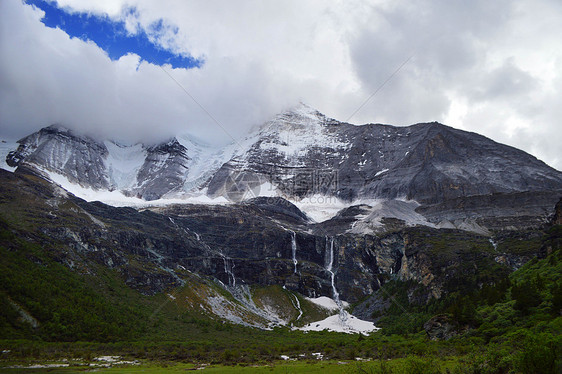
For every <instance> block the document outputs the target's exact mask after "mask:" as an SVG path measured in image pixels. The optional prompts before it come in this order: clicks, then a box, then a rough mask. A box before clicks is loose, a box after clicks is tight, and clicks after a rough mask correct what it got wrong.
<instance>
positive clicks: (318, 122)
mask: <svg viewBox="0 0 562 374" xmlns="http://www.w3.org/2000/svg"><path fill="white" fill-rule="evenodd" d="M6 162H7V164H8V165H10V166H12V167H14V166H18V167H28V168H29V167H32V168H35V169H39V170H42V171H45V172H47V173H49V174H50V175H51V176H53V175H54V176H57V177H58V176H62V177H64V178H66V179H67V180H68V181H69V182H71V183H75V184H78V185H80V186H82V187H87V188H91V189H93V190H96V191H104V190H109V191H120V192H122V193H123V194H124V195H126V196H130V197H136V198H140V199H143V200H145V201H150V200H156V199H161V198H164V199H170V198H186V197H188V196H193V194H194V193H195V194H199V195H207V196H208V197H209V198H213V199H215V201H218V200H220V199H223V200H225V199H226V200H229V201H234V202H239V201H242V200H245V199H247V198H253V197H257V196H283V197H285V198H289V199H291V200H293V201H294V202H295V204H296V205H297V206H299V207H300V208H301V209H303V210H304V211H305V212H306V213H308V214H309V216H310V217H312V218H316V220H317V221H324V220H326V219H328V218H332V217H333V218H337V217H336V213H337V212H338V211H340V210H341V209H344V208H347V207H350V206H353V205H357V204H364V203H366V204H367V206H368V208H365V209H366V210H365V209H363V210H362V213H361V214H358V215H357V216H356V220H362V221H365V220H367V223H365V222H363V224H360V225H359V226H354V227H353V228H350V229H354V230H358V227H363V226H366V227H370V226H372V223H375V224H378V223H380V222H381V218H384V217H382V216H381V215H382V214H384V215H385V216H386V217H394V218H399V219H402V220H404V221H406V222H407V223H410V224H412V225H415V224H419V223H420V222H421V223H426V224H428V225H441V226H443V225H444V227H448V226H451V225H452V226H451V227H457V228H458V227H460V226H459V225H461V224H462V225H465V223H466V222H464V221H465V219H466V218H467V217H472V218H474V217H476V218H479V217H480V218H482V217H497V216H503V215H508V216H510V217H511V216H533V217H537V216H541V215H544V214H546V212H548V211H549V209H550V207H551V206H552V205H553V204H554V203H555V202H556V201H557V199H558V198H559V194H560V193H561V191H562V173H561V172H559V171H557V170H555V169H553V168H551V167H549V166H548V165H546V164H545V163H543V162H542V161H540V160H538V159H536V158H535V157H533V156H531V155H529V154H527V153H525V152H523V151H521V150H518V149H515V148H513V147H509V146H506V145H503V144H499V143H496V142H494V141H493V140H491V139H488V138H486V137H484V136H481V135H478V134H475V133H470V132H466V131H462V130H457V129H453V128H451V127H447V126H445V125H442V124H439V123H436V122H432V123H420V124H415V125H411V126H407V127H395V126H389V125H381V124H366V125H362V126H356V125H351V124H348V123H344V122H339V121H337V120H334V119H331V118H328V117H326V116H324V115H323V114H321V113H319V112H318V111H316V110H314V109H313V108H310V107H308V106H306V105H304V104H301V105H299V106H297V107H296V108H294V109H292V110H289V111H287V112H284V113H281V114H279V115H278V116H276V117H275V118H273V119H272V120H271V121H268V122H266V123H265V124H263V125H262V126H261V127H259V128H258V129H257V130H256V131H253V132H252V133H250V134H249V135H248V136H247V137H246V138H245V139H243V140H241V141H235V142H233V143H232V144H230V145H229V146H227V147H224V148H213V147H210V146H208V145H205V144H202V143H201V142H197V141H194V140H193V139H192V138H191V137H189V136H185V135H183V136H177V137H175V138H172V139H170V140H169V141H167V142H164V143H161V144H150V145H147V144H134V145H123V144H119V143H118V142H115V141H111V140H106V141H103V142H101V141H98V140H94V139H92V138H89V137H86V136H81V135H77V134H75V133H73V132H72V131H69V130H67V129H64V128H61V127H57V126H50V127H47V128H44V129H42V130H40V131H38V132H37V133H34V134H31V135H29V136H27V137H25V138H23V139H21V140H20V141H19V147H18V149H17V150H15V151H13V152H10V153H9V154H8V156H7V158H6ZM53 179H54V178H53ZM513 194H524V195H525V201H526V203H525V204H523V205H518V206H517V209H515V210H514V209H512V207H511V204H513V197H506V196H512V195H513ZM482 196H496V198H494V199H493V201H492V202H491V203H490V200H489V199H488V200H486V199H484V200H483V199H482V198H481V197H482ZM306 197H322V198H328V197H330V198H331V197H333V198H336V199H337V204H335V208H334V207H332V208H333V212H330V214H327V213H326V212H327V209H328V208H326V207H324V206H322V207H321V208H322V209H321V210H322V211H321V212H320V213H321V215H323V216H318V217H320V218H318V217H315V216H314V215H315V213H316V212H314V211H312V210H310V209H312V208H311V206H307V207H304V206H303V204H304V203H302V200H303V198H306ZM393 200H396V201H398V202H396V203H385V201H393ZM381 201H382V203H381ZM313 205H315V206H314V207H313V208H318V206H319V204H313ZM320 205H321V204H320ZM420 205H421V206H420ZM516 205H517V203H516ZM467 207H469V208H467ZM508 208H511V210H510V211H506V209H508ZM307 209H308V210H307ZM467 209H468V210H467ZM393 212H394V213H393ZM506 212H507V213H506ZM348 213H349V212H348ZM459 220H461V221H462V222H460V223H459V222H456V223H454V221H459ZM487 225H488V226H490V224H489V223H488V224H487ZM441 226H440V227H441ZM469 226H470V225H469ZM492 226H493V225H492ZM471 227H472V229H474V225H472V226H471ZM477 231H478V230H477Z"/></svg>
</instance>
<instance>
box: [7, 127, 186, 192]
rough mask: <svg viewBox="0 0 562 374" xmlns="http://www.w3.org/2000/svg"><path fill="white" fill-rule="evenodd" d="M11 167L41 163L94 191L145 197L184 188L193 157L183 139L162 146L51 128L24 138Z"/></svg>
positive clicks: (11, 157) (10, 161)
mask: <svg viewBox="0 0 562 374" xmlns="http://www.w3.org/2000/svg"><path fill="white" fill-rule="evenodd" d="M19 144H20V145H19V147H18V149H17V150H15V151H12V152H10V153H9V154H8V156H7V158H6V162H7V164H8V165H10V166H18V167H20V166H21V167H26V168H30V167H32V168H38V169H40V170H42V171H44V172H47V173H50V174H51V175H52V174H55V175H60V176H63V177H65V178H67V179H68V180H69V181H70V182H72V183H75V184H77V185H80V186H82V187H87V188H92V189H94V190H109V191H113V190H119V191H122V192H123V193H124V194H126V195H132V196H138V197H140V198H143V199H144V200H155V199H158V198H160V197H161V196H163V195H165V194H167V193H170V192H173V191H178V190H181V188H182V186H183V183H184V181H185V177H186V175H187V173H188V171H189V166H188V165H189V160H190V157H189V156H188V154H187V150H186V148H185V147H184V146H183V145H182V144H180V143H179V142H178V140H177V139H171V140H170V141H168V142H165V143H162V144H158V145H152V146H150V145H144V144H134V145H123V144H120V143H117V142H113V141H108V140H106V141H103V142H102V141H98V140H96V139H93V138H90V137H87V136H83V135H78V134H75V133H74V132H72V131H70V130H67V129H65V128H63V127H60V126H50V127H46V128H44V129H42V130H40V131H38V132H37V133H34V134H32V135H29V136H27V137H25V138H23V139H21V140H20V141H19Z"/></svg>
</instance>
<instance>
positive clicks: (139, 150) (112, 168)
mask: <svg viewBox="0 0 562 374" xmlns="http://www.w3.org/2000/svg"><path fill="white" fill-rule="evenodd" d="M104 145H105V147H106V148H107V151H108V154H107V157H106V158H105V167H106V169H107V174H108V175H109V181H110V184H111V186H112V187H113V188H114V189H117V190H126V189H130V188H131V187H133V186H134V185H135V184H136V183H137V173H138V172H139V170H140V168H141V167H142V165H143V164H144V161H145V159H146V155H147V152H146V149H145V148H144V147H143V145H142V144H135V145H132V146H127V145H122V144H119V143H114V142H111V141H108V140H106V141H105V142H104Z"/></svg>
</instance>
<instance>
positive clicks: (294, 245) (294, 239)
mask: <svg viewBox="0 0 562 374" xmlns="http://www.w3.org/2000/svg"><path fill="white" fill-rule="evenodd" d="M291 249H292V250H293V264H294V265H295V271H294V274H296V273H297V264H298V263H299V262H298V261H297V235H296V234H295V232H294V231H291Z"/></svg>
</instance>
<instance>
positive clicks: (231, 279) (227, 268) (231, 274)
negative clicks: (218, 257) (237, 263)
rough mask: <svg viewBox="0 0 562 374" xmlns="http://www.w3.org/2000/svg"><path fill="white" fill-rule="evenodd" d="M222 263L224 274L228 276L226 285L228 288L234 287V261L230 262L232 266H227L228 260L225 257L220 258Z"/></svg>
mask: <svg viewBox="0 0 562 374" xmlns="http://www.w3.org/2000/svg"><path fill="white" fill-rule="evenodd" d="M222 260H223V262H224V272H225V274H226V275H227V276H228V285H229V286H230V287H236V278H235V277H234V271H233V269H234V261H232V265H230V266H229V264H228V260H229V259H228V258H227V257H223V258H222Z"/></svg>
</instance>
